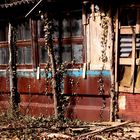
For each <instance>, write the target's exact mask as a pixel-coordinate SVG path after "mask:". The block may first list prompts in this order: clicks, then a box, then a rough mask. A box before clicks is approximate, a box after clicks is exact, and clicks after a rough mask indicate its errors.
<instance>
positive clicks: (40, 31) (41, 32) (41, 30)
mask: <svg viewBox="0 0 140 140" xmlns="http://www.w3.org/2000/svg"><path fill="white" fill-rule="evenodd" d="M38 37H39V38H44V22H43V21H42V20H38Z"/></svg>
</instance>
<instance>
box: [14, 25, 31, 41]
mask: <svg viewBox="0 0 140 140" xmlns="http://www.w3.org/2000/svg"><path fill="white" fill-rule="evenodd" d="M30 38H31V30H30V26H29V22H25V23H22V24H19V25H17V39H18V40H23V39H30Z"/></svg>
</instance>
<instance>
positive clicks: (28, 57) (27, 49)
mask: <svg viewBox="0 0 140 140" xmlns="http://www.w3.org/2000/svg"><path fill="white" fill-rule="evenodd" d="M24 52H25V64H31V63H32V53H31V47H25V48H24Z"/></svg>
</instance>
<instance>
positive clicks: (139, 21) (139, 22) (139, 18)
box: [136, 9, 140, 34]
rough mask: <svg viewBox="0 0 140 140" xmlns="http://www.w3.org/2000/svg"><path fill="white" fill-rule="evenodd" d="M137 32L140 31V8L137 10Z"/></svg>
mask: <svg viewBox="0 0 140 140" xmlns="http://www.w3.org/2000/svg"><path fill="white" fill-rule="evenodd" d="M136 33H138V34H139V33H140V9H138V10H137V23H136Z"/></svg>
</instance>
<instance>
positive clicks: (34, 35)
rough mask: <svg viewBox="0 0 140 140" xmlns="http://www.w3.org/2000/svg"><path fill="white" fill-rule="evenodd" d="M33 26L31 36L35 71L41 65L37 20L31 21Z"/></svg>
mask: <svg viewBox="0 0 140 140" xmlns="http://www.w3.org/2000/svg"><path fill="white" fill-rule="evenodd" d="M30 22H31V23H30V25H31V36H32V51H33V55H32V56H33V67H34V70H35V71H36V70H37V67H38V65H39V56H38V52H39V51H38V37H37V34H38V32H37V20H34V19H30Z"/></svg>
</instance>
